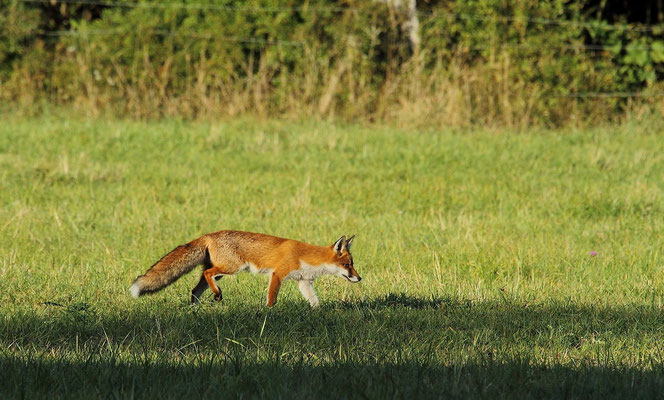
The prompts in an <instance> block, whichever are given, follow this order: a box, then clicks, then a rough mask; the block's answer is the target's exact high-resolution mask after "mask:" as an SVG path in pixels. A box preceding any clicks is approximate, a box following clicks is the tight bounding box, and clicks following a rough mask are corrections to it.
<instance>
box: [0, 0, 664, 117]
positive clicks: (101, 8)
mask: <svg viewBox="0 0 664 400" xmlns="http://www.w3.org/2000/svg"><path fill="white" fill-rule="evenodd" d="M394 4H395V3H393V2H372V1H359V0H347V1H331V2H330V1H322V0H314V1H308V2H304V3H303V2H298V1H285V2H284V1H271V0H254V1H248V2H242V3H237V2H233V1H221V2H220V1H206V0H200V1H199V0H186V1H179V2H171V3H163V2H150V1H140V2H138V3H136V2H133V1H127V0H118V1H98V2H95V1H87V2H86V1H78V0H77V1H74V0H67V1H64V2H63V1H52V2H41V1H40V0H2V1H1V2H0V36H2V37H3V40H1V41H0V98H1V99H2V100H3V102H4V105H5V108H7V109H10V110H16V109H18V110H20V111H22V112H30V111H34V110H35V109H36V110H43V108H44V107H46V106H47V105H65V106H67V107H68V108H74V109H78V110H79V111H82V112H84V113H86V114H92V115H96V114H99V113H111V114H116V115H123V116H124V115H132V116H135V117H141V118H143V117H159V116H165V115H171V116H176V115H177V116H184V117H201V116H203V117H220V116H236V115H242V114H254V115H261V116H270V115H276V116H294V117H301V116H303V115H307V116H310V117H322V118H329V117H333V118H341V119H346V120H367V121H373V120H382V121H390V122H398V123H401V124H410V125H413V124H415V125H431V124H436V125H442V126H469V125H484V126H487V125H491V126H515V127H525V126H531V125H545V126H560V125H566V124H580V123H591V124H592V123H596V122H600V121H613V120H618V119H620V118H622V117H623V116H624V115H625V114H632V115H636V116H640V115H642V114H644V113H645V114H649V113H651V112H653V111H655V112H658V113H659V112H661V109H662V102H661V99H662V93H663V92H662V84H661V82H660V81H661V78H662V73H663V72H664V64H662V63H663V62H664V41H663V40H662V39H661V34H662V29H663V28H662V27H663V25H662V10H661V9H660V8H661V7H660V5H659V3H658V2H657V1H650V2H648V1H647V2H639V4H637V5H630V7H622V5H623V3H621V2H616V1H591V0H573V1H562V0H555V1H546V2H542V1H536V0H520V1H504V0H468V1H465V0H464V1H444V2H443V1H430V2H426V1H421V2H419V4H418V7H417V17H418V19H419V23H420V29H419V36H420V41H419V45H417V46H415V45H413V43H411V41H410V40H409V32H408V26H409V25H408V20H409V14H408V11H407V7H405V5H402V6H395V5H394Z"/></svg>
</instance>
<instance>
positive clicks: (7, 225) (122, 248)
mask: <svg viewBox="0 0 664 400" xmlns="http://www.w3.org/2000/svg"><path fill="white" fill-rule="evenodd" d="M656 133H657V132H653V131H652V130H647V129H645V128H643V127H640V126H622V127H616V128H604V129H595V130H585V131H542V132H530V133H515V132H482V131H478V132H452V131H414V130H400V129H395V128H385V127H362V126H341V125H332V124H326V123H320V122H315V123H314V122H305V123H299V124H294V123H286V122H276V121H269V122H260V121H254V120H250V119H245V120H239V121H235V122H217V123H204V122H198V123H184V122H178V121H162V122H150V123H147V122H129V121H105V120H79V119H71V120H70V119H67V118H63V117H62V116H60V117H59V118H55V117H41V118H37V119H33V120H26V119H17V118H6V119H5V123H4V124H3V125H1V126H0V239H1V240H0V290H1V291H0V301H1V304H2V306H1V307H0V317H1V318H2V323H0V344H2V352H1V353H0V370H2V371H3V373H4V372H5V371H7V372H6V374H7V375H6V376H7V378H6V379H3V380H2V382H1V383H0V393H2V392H5V393H8V394H10V395H11V396H12V397H16V396H19V395H20V394H21V393H23V394H25V395H26V396H29V395H37V396H47V395H48V396H66V397H70V396H78V397H89V396H92V397H112V396H113V395H116V396H118V397H121V398H124V397H130V396H131V395H132V394H133V395H135V396H137V397H145V396H148V397H182V396H187V395H192V396H197V397H237V396H239V395H240V394H242V393H244V394H245V395H246V396H249V397H251V396H256V397H269V398H274V397H277V396H282V397H290V395H295V396H296V397H310V396H318V397H338V396H345V397H347V396H362V395H364V396H367V397H391V396H396V397H413V396H415V397H417V396H420V397H423V398H430V397H432V396H435V395H439V394H451V395H456V396H468V395H473V396H496V395H503V396H506V397H509V396H510V395H520V396H527V395H531V396H538V395H540V396H541V395H559V396H565V395H571V396H574V397H585V396H597V397H600V396H606V395H614V396H620V395H621V394H622V395H625V394H626V393H630V395H632V397H634V396H636V397H639V396H641V397H649V396H650V395H652V394H653V393H656V390H658V389H661V388H662V386H663V385H664V379H662V376H663V375H662V374H661V373H662V366H663V365H664V363H663V360H662V350H661V345H660V344H659V342H660V341H661V337H662V336H663V334H664V328H663V326H664V316H663V315H664V313H663V312H662V299H663V289H664V282H663V272H664V271H663V265H664V263H663V262H662V261H663V260H662V255H661V248H662V244H663V238H662V233H661V232H662V231H663V229H664V220H663V219H662V211H663V206H662V204H663V203H662V200H663V196H662V190H663V188H664V186H663V184H662V182H663V181H662V179H661V177H662V174H663V173H664V141H662V140H661V136H660V135H657V134H656ZM219 229H242V230H248V231H256V232H265V233H270V234H274V235H278V236H284V237H290V238H294V239H299V240H304V241H307V242H311V243H316V244H326V243H329V244H331V243H332V242H333V241H334V240H335V239H336V238H337V237H339V236H340V235H342V234H356V235H357V239H356V242H355V245H354V252H353V255H354V259H355V264H356V268H357V270H358V272H359V273H360V274H361V275H362V277H363V280H362V282H361V283H360V284H356V285H351V284H348V283H347V282H345V281H343V280H341V279H338V278H333V277H326V278H322V279H320V280H318V281H317V283H316V288H317V291H318V293H319V297H320V299H321V303H322V306H321V308H320V309H317V310H311V309H310V308H309V307H308V305H307V304H306V302H305V301H304V299H302V298H301V296H300V294H299V292H298V291H297V289H296V285H294V284H293V283H286V284H285V286H284V287H283V289H282V291H281V293H280V295H279V301H278V303H277V305H276V306H275V308H273V309H270V310H268V309H266V308H265V307H264V305H263V304H264V299H265V293H266V289H267V280H266V279H265V277H262V276H252V275H238V276H235V277H230V278H224V279H223V280H221V281H220V285H221V287H222V290H223V292H224V302H223V304H217V303H213V302H212V300H211V298H210V297H206V298H205V299H204V301H203V304H202V305H201V306H199V307H191V306H189V305H188V298H189V291H190V289H191V288H192V287H193V286H194V284H195V283H196V281H197V279H198V275H197V273H192V274H190V275H188V276H185V277H184V278H182V279H181V280H180V281H178V282H176V283H175V284H174V285H172V286H171V287H169V288H167V289H165V290H164V291H162V292H160V293H158V294H156V295H153V296H146V297H143V298H141V299H139V300H133V299H131V298H130V297H129V295H128V287H129V285H130V284H131V282H132V280H133V279H134V278H135V277H136V276H137V275H138V274H141V273H143V272H144V271H145V269H147V267H149V266H150V265H151V264H152V263H153V262H154V261H156V260H157V259H159V258H160V257H161V256H162V255H163V254H164V253H165V252H167V251H169V250H171V249H172V248H173V247H175V246H176V245H178V244H182V243H184V242H186V241H189V240H191V239H193V238H195V237H197V236H200V235H201V234H203V233H206V232H210V231H215V230H219ZM591 252H596V255H591ZM206 296H210V295H209V292H208V294H207V295H206ZM635 382H636V383H635ZM49 388H50V389H49Z"/></svg>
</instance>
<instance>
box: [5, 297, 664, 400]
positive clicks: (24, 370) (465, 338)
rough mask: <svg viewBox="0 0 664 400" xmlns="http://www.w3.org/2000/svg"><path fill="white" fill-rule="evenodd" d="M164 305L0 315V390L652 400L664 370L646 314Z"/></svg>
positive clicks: (400, 303) (473, 305)
mask: <svg viewBox="0 0 664 400" xmlns="http://www.w3.org/2000/svg"><path fill="white" fill-rule="evenodd" d="M168 301H169V300H167V299H165V298H163V297H161V298H160V297H155V298H153V299H150V301H140V302H137V303H135V306H133V307H131V308H129V309H126V310H118V309H113V308H109V309H94V308H93V307H91V306H89V305H87V304H82V303H75V304H58V303H53V304H48V305H45V306H44V312H39V313H35V312H25V313H23V314H20V315H19V314H18V313H15V314H13V315H5V316H4V318H3V324H2V325H0V344H2V345H3V349H4V350H2V351H0V371H3V379H2V380H1V382H0V388H3V389H2V390H3V391H5V392H6V393H8V394H10V396H8V397H28V396H33V395H36V396H37V397H43V396H44V395H46V394H48V395H49V396H51V395H53V394H55V395H61V396H64V397H72V396H73V397H77V396H78V397H88V396H86V392H85V391H86V390H89V388H93V389H94V390H96V392H92V393H96V394H93V397H112V396H115V397H120V398H124V397H132V396H136V397H159V398H162V397H172V398H176V397H177V398H180V397H185V396H196V397H204V398H206V397H217V398H218V397H238V395H239V394H242V395H243V396H244V397H259V398H262V397H269V398H274V397H288V398H292V397H301V398H305V397H306V398H311V397H316V398H317V397H325V398H338V397H341V398H347V397H366V398H386V397H404V398H431V397H438V396H441V395H451V396H458V397H468V396H472V397H497V396H504V397H514V396H520V397H523V396H529V397H542V396H556V397H607V396H609V397H623V396H627V395H629V396H630V397H631V398H635V397H636V398H638V397H644V398H648V397H654V396H655V394H656V393H658V392H660V391H661V390H662V389H664V362H663V360H662V358H661V357H654V358H655V359H653V354H655V352H649V351H647V348H648V346H649V345H651V344H652V343H656V341H657V340H659V339H658V338H661V337H662V336H663V335H664V328H663V327H664V313H662V311H661V310H659V309H656V308H653V307H645V306H644V307H626V306H619V307H618V306H617V307H588V306H579V305H576V304H573V303H553V302H551V303H546V304H526V303H516V302H509V301H486V302H476V301H470V300H466V299H455V298H438V297H431V298H418V297H413V296H409V295H405V294H389V295H386V296H384V297H380V298H374V299H367V300H363V301H359V302H343V301H341V302H329V303H325V304H323V306H322V307H321V308H320V309H315V310H312V309H310V308H309V307H308V306H307V305H305V304H303V303H302V302H288V301H286V302H281V303H279V304H278V305H277V307H275V308H273V309H267V308H265V307H263V306H257V305H254V306H251V305H247V304H237V303H229V304H228V305H220V304H216V303H204V304H203V305H202V306H195V307H191V306H186V307H173V304H172V300H171V303H169V302H168ZM614 343H615V345H614ZM625 349H626V350H625ZM633 349H640V350H639V351H640V353H639V354H634V353H632V350H633ZM574 352H577V353H576V354H577V357H576V358H574V357H568V358H567V361H566V362H560V363H558V362H556V361H555V359H556V357H558V356H559V355H560V354H569V353H574ZM542 360H549V361H548V362H543V361H542ZM551 360H554V361H551ZM570 360H573V361H570ZM40 390H42V391H40ZM49 390H53V391H52V392H50V391H49ZM0 394H1V393H0ZM0 397H3V396H0Z"/></svg>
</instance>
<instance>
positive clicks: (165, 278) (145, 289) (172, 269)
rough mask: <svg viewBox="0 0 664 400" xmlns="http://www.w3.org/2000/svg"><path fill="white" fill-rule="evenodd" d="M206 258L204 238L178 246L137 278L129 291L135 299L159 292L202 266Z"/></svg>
mask: <svg viewBox="0 0 664 400" xmlns="http://www.w3.org/2000/svg"><path fill="white" fill-rule="evenodd" d="M206 257H207V246H206V244H205V240H204V239H203V238H198V239H196V240H193V241H191V242H189V243H187V244H183V245H181V246H178V247H176V248H175V249H173V250H172V251H171V252H170V253H168V254H166V255H165V256H163V257H162V258H161V260H159V261H157V262H156V263H155V264H154V265H153V266H151V267H150V269H148V270H147V272H146V273H145V274H143V275H141V276H139V277H138V278H136V280H135V281H134V284H133V285H131V288H129V291H130V292H131V295H132V296H133V297H134V298H137V297H138V296H141V295H143V294H145V293H153V292H157V291H159V290H161V289H163V288H165V287H166V286H168V285H170V284H171V283H173V282H175V281H176V280H177V279H178V278H179V277H181V276H182V275H184V274H186V273H187V272H189V271H191V270H192V269H194V268H196V266H197V265H199V264H202V263H203V261H205V258H206Z"/></svg>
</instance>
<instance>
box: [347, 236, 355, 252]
mask: <svg viewBox="0 0 664 400" xmlns="http://www.w3.org/2000/svg"><path fill="white" fill-rule="evenodd" d="M353 239H355V235H353V236H351V237H349V238H348V240H346V249H347V250H348V251H350V246H352V245H353Z"/></svg>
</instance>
